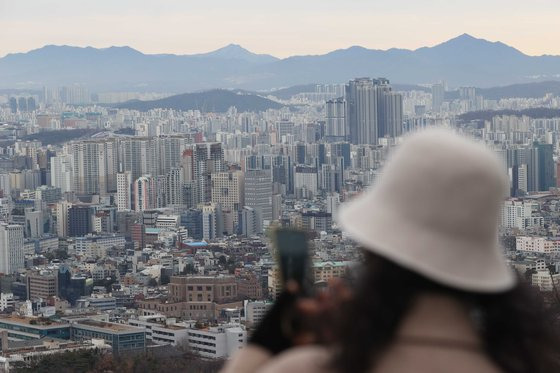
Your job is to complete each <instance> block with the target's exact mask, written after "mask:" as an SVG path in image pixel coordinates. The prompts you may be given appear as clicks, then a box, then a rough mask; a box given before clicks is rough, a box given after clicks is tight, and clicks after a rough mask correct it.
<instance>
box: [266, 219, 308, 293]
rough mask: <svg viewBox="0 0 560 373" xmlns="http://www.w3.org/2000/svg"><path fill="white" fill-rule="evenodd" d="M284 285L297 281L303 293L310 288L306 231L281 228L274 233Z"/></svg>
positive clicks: (274, 242)
mask: <svg viewBox="0 0 560 373" xmlns="http://www.w3.org/2000/svg"><path fill="white" fill-rule="evenodd" d="M272 238H273V244H274V246H275V248H276V253H277V257H278V264H279V268H280V276H281V281H282V284H283V285H285V284H286V283H287V282H288V281H291V280H293V281H295V282H296V283H297V284H298V285H299V287H300V289H301V292H302V293H308V291H309V290H310V288H309V261H310V260H309V245H308V241H307V234H306V232H304V231H301V230H297V229H291V228H279V229H277V230H275V231H274V233H273V237H272Z"/></svg>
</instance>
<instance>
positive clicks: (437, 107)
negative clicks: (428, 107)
mask: <svg viewBox="0 0 560 373" xmlns="http://www.w3.org/2000/svg"><path fill="white" fill-rule="evenodd" d="M444 98H445V87H444V85H443V84H442V83H437V84H434V85H432V111H435V112H439V111H441V106H442V105H443V100H444Z"/></svg>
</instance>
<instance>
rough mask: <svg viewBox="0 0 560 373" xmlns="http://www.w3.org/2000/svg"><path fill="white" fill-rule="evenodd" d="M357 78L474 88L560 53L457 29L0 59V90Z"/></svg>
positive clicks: (548, 65) (549, 64) (540, 66)
mask: <svg viewBox="0 0 560 373" xmlns="http://www.w3.org/2000/svg"><path fill="white" fill-rule="evenodd" d="M359 76H371V77H387V78H389V79H390V80H391V81H392V82H394V83H407V84H412V85H417V84H422V83H430V82H436V81H439V80H445V81H446V82H447V83H448V84H449V85H450V86H452V87H453V86H462V85H468V86H476V87H481V88H487V87H493V86H502V85H508V84H521V83H530V82H536V81H544V80H560V56H538V57H534V56H528V55H526V54H523V53H522V52H520V51H519V50H517V49H515V48H513V47H510V46H508V45H505V44H503V43H500V42H489V41H487V40H484V39H477V38H474V37H472V36H470V35H467V34H464V35H461V36H458V37H456V38H454V39H451V40H448V41H446V42H444V43H442V44H439V45H436V46H433V47H424V48H420V49H417V50H406V49H389V50H376V49H366V48H363V47H359V46H354V47H350V48H347V49H340V50H336V51H333V52H330V53H327V54H324V55H316V56H294V57H289V58H285V59H278V58H275V57H273V56H269V55H259V54H254V53H251V52H250V51H248V50H246V49H244V48H242V47H241V46H239V45H234V44H231V45H228V46H226V47H224V48H221V49H218V50H216V51H214V52H210V53H205V54H197V55H173V54H157V55H148V54H143V53H141V52H139V51H137V50H134V49H132V48H130V47H110V48H104V49H95V48H91V47H87V48H78V47H69V46H52V45H51V46H46V47H43V48H40V49H36V50H33V51H30V52H28V53H17V54H10V55H7V56H5V57H4V58H0V88H24V89H32V88H35V89H37V88H41V87H42V86H44V85H47V86H60V85H72V84H84V85H86V86H88V87H90V88H91V89H92V90H93V91H111V90H120V91H124V90H135V91H159V92H162V91H163V92H192V91H197V90H207V89H212V88H242V89H247V90H271V89H274V88H278V87H290V86H297V85H306V84H310V83H313V82H321V83H342V82H345V81H348V80H349V79H352V78H355V77H359Z"/></svg>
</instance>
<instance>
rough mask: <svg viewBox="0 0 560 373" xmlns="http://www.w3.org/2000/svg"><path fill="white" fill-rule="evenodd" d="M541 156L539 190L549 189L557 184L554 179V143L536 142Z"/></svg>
mask: <svg viewBox="0 0 560 373" xmlns="http://www.w3.org/2000/svg"><path fill="white" fill-rule="evenodd" d="M535 147H536V149H537V151H538V157H539V166H538V167H539V182H538V185H539V188H538V189H539V191H548V190H549V189H550V188H553V187H554V186H555V185H556V180H555V179H554V159H553V153H554V149H553V147H552V144H536V145H535Z"/></svg>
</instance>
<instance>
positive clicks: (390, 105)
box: [378, 88, 403, 137]
mask: <svg viewBox="0 0 560 373" xmlns="http://www.w3.org/2000/svg"><path fill="white" fill-rule="evenodd" d="M378 98H379V99H378V109H379V118H378V121H379V137H399V136H401V135H402V130H403V98H402V95H401V94H400V93H395V92H393V91H392V90H391V89H390V88H389V89H383V90H382V91H381V92H378Z"/></svg>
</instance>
